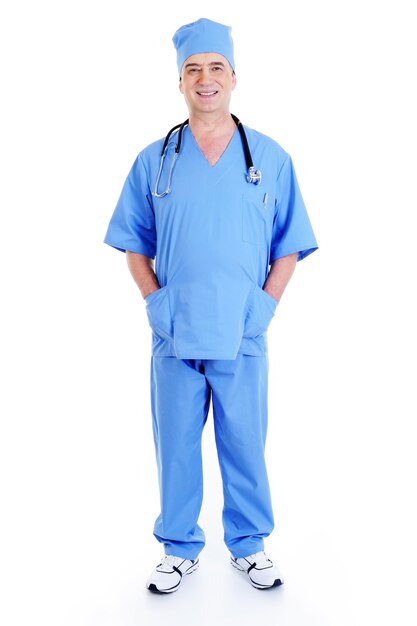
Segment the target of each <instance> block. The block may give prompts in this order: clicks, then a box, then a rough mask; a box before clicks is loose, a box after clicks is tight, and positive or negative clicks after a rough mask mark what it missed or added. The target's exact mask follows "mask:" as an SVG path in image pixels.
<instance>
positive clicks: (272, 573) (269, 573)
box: [230, 552, 284, 589]
mask: <svg viewBox="0 0 417 626" xmlns="http://www.w3.org/2000/svg"><path fill="white" fill-rule="evenodd" d="M230 562H231V564H232V565H233V567H236V569H238V570H240V571H241V572H246V574H247V575H248V576H249V580H250V581H251V583H252V585H253V586H254V587H256V588H257V589H270V588H271V587H278V586H279V585H282V584H283V582H284V579H283V577H282V575H281V574H280V573H279V571H278V568H277V567H275V565H274V564H273V562H272V561H271V559H269V558H268V557H267V555H266V554H265V552H257V553H256V554H251V555H250V556H245V557H242V558H239V559H235V558H234V557H233V556H231V557H230Z"/></svg>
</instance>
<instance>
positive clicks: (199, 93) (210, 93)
mask: <svg viewBox="0 0 417 626" xmlns="http://www.w3.org/2000/svg"><path fill="white" fill-rule="evenodd" d="M197 93H198V95H199V96H214V94H215V93H217V91H197Z"/></svg>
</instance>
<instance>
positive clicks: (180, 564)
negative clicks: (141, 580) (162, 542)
mask: <svg viewBox="0 0 417 626" xmlns="http://www.w3.org/2000/svg"><path fill="white" fill-rule="evenodd" d="M198 566H199V560H198V559H196V560H195V561H189V560H187V559H183V558H182V557H180V556H172V555H165V556H164V558H163V559H162V561H161V562H160V563H159V565H157V566H156V568H155V569H154V571H153V572H152V574H151V575H150V577H149V578H148V580H147V581H146V587H147V589H149V591H153V593H172V592H173V591H177V589H178V587H179V586H180V585H181V582H182V577H183V576H185V575H188V574H192V573H193V572H194V571H195V570H196V569H197V568H198Z"/></svg>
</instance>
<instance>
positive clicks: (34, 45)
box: [0, 0, 417, 626]
mask: <svg viewBox="0 0 417 626" xmlns="http://www.w3.org/2000/svg"><path fill="white" fill-rule="evenodd" d="M411 7H412V2H406V1H405V0H397V1H396V2H395V3H394V2H385V1H384V0H380V1H378V2H377V1H371V0H361V1H358V0H354V1H353V0H350V1H349V2H347V1H346V2H338V1H330V0H327V1H326V0H318V1H316V2H309V1H308V0H287V1H279V0H278V1H277V2H274V3H271V4H270V3H267V2H263V1H261V2H254V1H253V0H251V1H247V0H240V2H239V3H237V4H236V6H235V5H234V4H233V3H226V2H224V0H222V1H219V0H212V1H211V2H210V3H209V4H208V5H207V4H204V5H199V4H198V3H196V2H188V1H180V2H173V3H166V4H164V3H163V2H158V3H143V2H138V1H133V0H118V1H117V2H116V1H113V2H110V1H106V0H101V1H98V0H82V1H81V0H72V1H71V2H69V1H67V2H64V1H61V2H59V1H54V2H52V1H49V2H47V1H45V0H39V1H38V2H24V1H20V2H19V1H18V0H14V1H13V2H11V1H9V2H3V3H2V9H1V14H0V29H1V30H0V46H1V59H2V63H1V91H2V96H1V101H0V102H1V108H2V112H1V139H0V143H1V230H0V254H1V259H0V261H1V295H2V305H1V316H2V323H1V334H2V336H1V360H2V375H1V383H2V392H1V403H2V407H1V420H2V424H1V443H0V445H1V451H0V452H1V458H0V462H1V482H2V486H1V505H2V513H1V518H0V523H1V526H2V528H1V543H2V546H1V575H2V581H1V595H2V601H1V609H0V610H1V611H2V613H4V616H3V619H2V623H4V624H7V626H13V625H15V624H19V625H20V624H29V623H30V624H34V623H41V624H43V625H44V626H47V625H48V626H49V625H54V626H57V625H65V626H66V625H69V624H71V625H72V624H77V625H78V626H106V625H117V626H119V625H120V626H130V625H133V624H141V625H142V624H150V623H160V621H161V622H162V621H163V622H165V621H166V622H167V623H168V622H169V623H171V624H174V625H175V624H177V623H184V622H189V623H193V624H204V625H205V624H213V623H216V624H232V623H239V624H242V625H246V624H257V623H268V624H272V623H273V624H280V625H281V626H295V625H297V626H299V625H300V626H304V625H305V626H316V625H317V626H345V625H346V626H347V625H349V626H350V625H351V624H367V625H369V624H371V623H378V624H394V623H398V624H401V625H402V626H406V625H408V624H415V623H416V622H415V620H416V613H415V608H414V605H415V589H416V582H417V581H416V567H415V564H416V557H417V554H416V540H415V528H416V524H417V519H416V513H415V480H414V476H415V473H416V469H417V468H416V463H415V447H416V444H415V441H416V440H415V436H414V432H413V428H414V422H415V420H416V416H417V412H416V404H415V381H416V374H415V350H416V341H415V340H416V336H415V319H416V309H415V302H414V301H415V284H416V278H415V268H416V263H415V256H414V249H413V246H414V245H415V240H416V236H415V214H416V208H417V206H416V191H415V180H416V175H415V172H416V160H415V142H416V124H415V118H416V113H415V112H416V110H417V102H416V97H415V58H416V52H417V51H416V50H415V49H413V47H414V48H415V39H416V38H415V22H414V21H413V19H412V16H411ZM272 10H273V12H272ZM202 16H204V17H209V18H211V19H214V20H216V21H220V22H223V23H226V24H231V25H232V26H233V35H234V41H235V58H236V71H237V77H238V86H237V88H236V91H235V93H234V96H233V101H232V104H233V106H232V110H233V112H235V113H236V114H237V115H238V116H239V117H240V118H241V119H242V120H243V121H244V123H246V124H247V125H249V126H251V127H254V128H256V129H258V130H260V131H262V132H264V133H266V134H269V135H271V136H273V137H274V138H275V139H276V140H277V141H278V142H279V143H280V144H281V145H282V146H283V147H284V148H285V149H286V150H287V151H288V152H289V153H290V154H291V156H292V157H293V160H294V164H295V167H296V171H297V175H298V179H299V182H300V186H301V189H302V192H303V196H304V199H305V202H306V205H307V207H308V210H309V214H310V217H311V220H312V223H313V226H314V229H315V232H316V236H317V239H318V242H319V246H320V249H319V251H317V252H315V253H314V254H313V255H312V256H311V257H309V258H307V259H306V260H305V261H303V262H302V263H300V264H299V265H298V267H297V270H296V273H295V275H294V278H293V279H292V281H291V283H290V285H289V287H288V289H287V291H286V293H285V296H284V298H283V299H282V302H281V303H280V306H279V308H278V309H277V314H276V317H275V319H274V320H273V323H272V326H271V327H270V332H269V349H270V422H269V423H270V426H269V433H268V442H267V456H268V465H269V471H270V480H271V489H272V495H273V501H274V508H275V515H276V530H275V531H274V533H273V534H272V535H271V537H270V538H269V539H268V540H267V543H266V549H267V552H268V553H269V554H270V555H271V556H272V557H273V558H274V559H275V561H276V562H277V564H278V565H279V566H280V568H281V569H282V571H283V573H284V576H285V579H286V582H285V585H284V586H283V587H282V588H280V589H275V590H272V591H271V592H264V593H262V592H258V591H256V590H255V589H253V588H252V587H251V586H250V585H249V584H248V582H247V580H246V579H245V578H242V577H241V576H240V575H239V574H238V573H237V572H236V571H235V570H233V569H232V568H231V567H230V565H229V563H228V552H227V550H226V548H225V546H224V544H223V542H222V527H221V507H222V496H221V483H220V476H219V471H218V466H217V460H216V456H215V449H214V444H213V429H212V419H211V415H210V417H209V421H208V423H207V427H206V430H205V433H204V455H205V456H204V459H205V464H204V468H205V500H204V506H203V510H202V514H201V518H200V522H201V525H202V526H203V527H204V529H205V531H206V536H207V546H206V548H205V550H204V551H203V552H202V553H201V567H200V570H199V571H198V572H197V573H196V574H194V575H193V576H190V577H189V578H187V579H186V581H185V583H184V585H183V588H182V589H181V590H180V591H179V592H178V593H177V594H173V595H172V596H169V597H162V598H161V597H159V596H154V595H153V594H150V593H149V592H147V591H146V590H145V587H144V583H145V580H146V578H147V576H148V574H149V572H150V571H151V569H152V568H153V567H154V565H156V563H157V562H158V559H159V557H160V556H161V554H162V550H161V547H160V546H159V544H157V542H156V540H155V539H154V538H153V536H152V528H153V522H154V519H155V517H156V516H157V514H158V512H159V511H158V490H157V476H156V468H155V460H154V450H153V441H152V433H151V417H150V402H149V361H150V330H149V328H148V325H147V319H146V313H145V306H144V303H143V300H142V298H141V296H140V294H139V292H138V290H137V288H136V286H135V285H134V283H133V281H132V279H131V277H130V275H129V274H128V270H127V267H126V262H125V258H124V256H123V255H122V254H120V253H118V252H116V251H115V250H113V249H111V248H109V247H107V246H105V245H104V244H103V243H102V240H103V237H104V234H105V230H106V228H107V224H108V221H109V219H110V216H111V214H112V212H113V209H114V206H115V203H116V201H117V198H118V196H119V193H120V190H121V187H122V184H123V182H124V179H125V177H126V175H127V172H128V170H129V168H130V166H131V164H132V162H133V160H134V158H135V157H136V154H137V152H138V151H139V150H140V149H142V148H143V147H145V146H146V145H147V144H148V143H150V142H151V141H153V140H155V139H157V138H159V137H161V136H163V135H165V133H166V132H167V130H168V129H169V128H170V127H171V126H173V125H174V124H176V123H178V122H180V121H182V120H183V119H185V118H186V117H187V111H186V108H185V104H184V102H183V99H182V96H181V95H180V94H179V92H178V89H177V80H178V77H177V71H176V63H175V52H174V48H173V46H172V42H171V37H172V35H173V33H174V31H175V30H176V29H177V28H178V27H179V26H180V25H182V24H185V23H188V22H191V21H194V20H196V19H198V18H199V17H202Z"/></svg>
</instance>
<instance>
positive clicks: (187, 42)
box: [172, 17, 235, 74]
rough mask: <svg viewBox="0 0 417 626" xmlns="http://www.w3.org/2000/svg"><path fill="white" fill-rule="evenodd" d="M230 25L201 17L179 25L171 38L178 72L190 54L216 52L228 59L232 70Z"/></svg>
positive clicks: (233, 65) (233, 66) (233, 64)
mask: <svg viewBox="0 0 417 626" xmlns="http://www.w3.org/2000/svg"><path fill="white" fill-rule="evenodd" d="M231 31H232V29H231V27H230V26H225V25H224V24H219V23H218V22H212V21H211V20H207V19H206V18H204V17H203V18H201V19H200V20H197V21H196V22H192V23H191V24H185V26H181V28H179V29H178V30H177V32H176V33H175V35H174V36H173V38H172V41H173V42H174V46H175V49H176V51H177V65H178V72H179V73H180V74H181V70H182V66H183V65H184V61H186V59H188V57H190V56H191V55H192V54H200V53H201V52H217V54H222V55H223V56H224V57H226V59H227V60H228V61H229V63H230V65H231V66H232V68H233V70H234V69H235V61H234V57H233V40H232V35H231Z"/></svg>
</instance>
